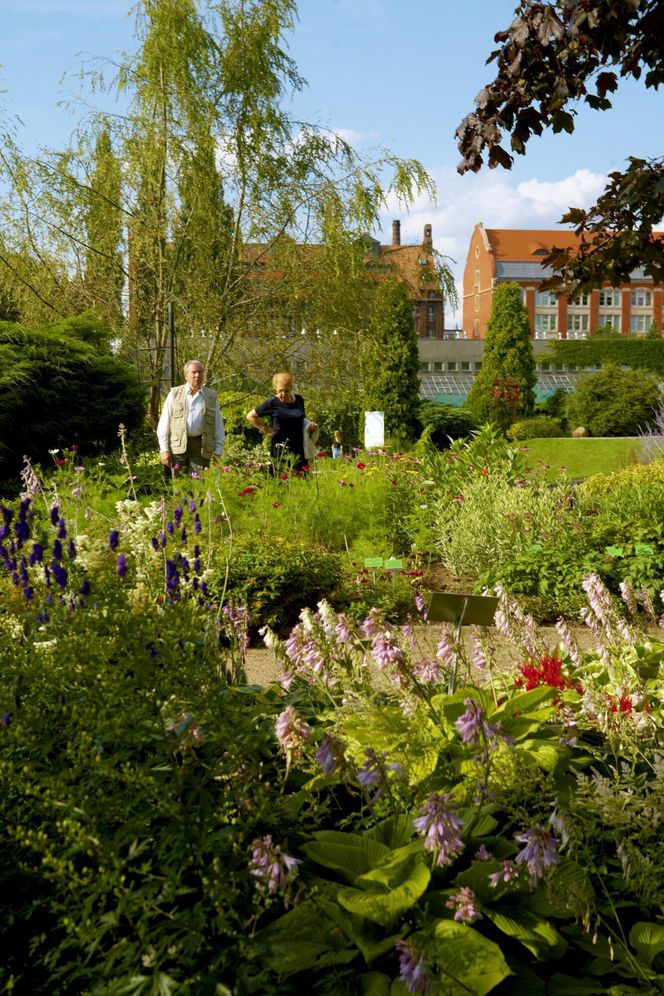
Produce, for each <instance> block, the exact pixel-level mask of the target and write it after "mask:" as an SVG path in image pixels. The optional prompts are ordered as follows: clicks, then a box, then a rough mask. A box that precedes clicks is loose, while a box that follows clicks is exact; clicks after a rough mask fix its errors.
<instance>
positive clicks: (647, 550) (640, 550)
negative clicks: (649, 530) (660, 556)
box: [634, 543, 655, 557]
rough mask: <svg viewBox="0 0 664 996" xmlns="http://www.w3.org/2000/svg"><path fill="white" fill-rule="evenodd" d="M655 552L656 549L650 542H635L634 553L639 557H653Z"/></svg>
mask: <svg viewBox="0 0 664 996" xmlns="http://www.w3.org/2000/svg"><path fill="white" fill-rule="evenodd" d="M654 552H655V551H654V549H653V548H652V546H651V545H650V543H635V544H634V553H635V554H636V556H637V557H652V555H653V553H654Z"/></svg>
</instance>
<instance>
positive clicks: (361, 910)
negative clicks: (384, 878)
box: [338, 857, 431, 927]
mask: <svg viewBox="0 0 664 996" xmlns="http://www.w3.org/2000/svg"><path fill="white" fill-rule="evenodd" d="M430 878H431V873H430V871H429V869H428V867H427V865H426V864H425V863H424V861H423V860H422V859H421V858H419V857H415V858H413V859H412V860H411V862H407V863H405V864H404V867H403V875H402V879H401V881H400V883H399V884H398V885H396V886H395V887H394V888H392V889H390V890H389V891H387V892H385V891H381V892H377V891H373V890H372V891H363V890H361V889H340V890H339V893H338V900H339V903H340V904H341V906H343V907H344V909H347V910H349V911H350V912H351V913H355V914H356V915H358V916H365V917H366V918H367V919H368V920H373V921H374V922H375V923H379V924H380V925H381V926H382V927H388V926H389V925H390V924H392V923H394V921H395V920H396V918H397V917H398V916H400V915H401V914H402V913H405V911H406V910H408V909H410V908H411V906H414V905H415V903H416V902H417V901H418V899H419V898H420V896H422V895H423V894H424V892H425V891H426V888H427V886H428V884H429V880H430Z"/></svg>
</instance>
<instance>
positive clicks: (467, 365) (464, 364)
mask: <svg viewBox="0 0 664 996" xmlns="http://www.w3.org/2000/svg"><path fill="white" fill-rule="evenodd" d="M461 369H462V370H470V363H469V362H468V360H462V361H461Z"/></svg>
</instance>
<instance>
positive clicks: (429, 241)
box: [422, 225, 433, 249]
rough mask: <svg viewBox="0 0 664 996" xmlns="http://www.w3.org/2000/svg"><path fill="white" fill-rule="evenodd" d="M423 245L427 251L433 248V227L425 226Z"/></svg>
mask: <svg viewBox="0 0 664 996" xmlns="http://www.w3.org/2000/svg"><path fill="white" fill-rule="evenodd" d="M422 245H423V246H426V247H427V249H432V248H433V236H432V234H431V225H425V226H424V238H423V240H422Z"/></svg>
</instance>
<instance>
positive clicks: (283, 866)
mask: <svg viewBox="0 0 664 996" xmlns="http://www.w3.org/2000/svg"><path fill="white" fill-rule="evenodd" d="M251 847H252V852H251V862H250V872H251V874H252V875H254V876H255V877H256V879H257V880H258V881H257V882H256V888H257V889H258V890H259V892H267V893H268V895H271V896H272V895H274V894H275V893H281V894H282V895H285V894H287V892H288V890H289V888H290V886H291V885H292V884H293V882H294V881H295V879H296V878H297V876H298V867H297V866H298V865H300V864H302V862H301V861H299V860H298V859H297V858H291V856H290V855H289V854H284V852H283V851H282V850H281V848H280V847H279V845H278V844H273V843H272V835H271V834H269V833H268V834H266V835H265V836H264V837H263V839H262V840H261V838H260V837H257V838H256V839H255V840H253V841H252V844H251Z"/></svg>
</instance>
